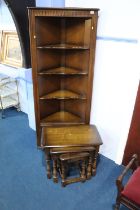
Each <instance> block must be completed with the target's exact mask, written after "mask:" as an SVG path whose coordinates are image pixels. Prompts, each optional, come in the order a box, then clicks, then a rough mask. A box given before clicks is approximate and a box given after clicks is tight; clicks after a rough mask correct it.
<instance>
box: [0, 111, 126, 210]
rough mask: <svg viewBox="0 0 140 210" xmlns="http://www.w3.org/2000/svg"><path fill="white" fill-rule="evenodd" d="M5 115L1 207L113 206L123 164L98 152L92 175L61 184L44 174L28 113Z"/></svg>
mask: <svg viewBox="0 0 140 210" xmlns="http://www.w3.org/2000/svg"><path fill="white" fill-rule="evenodd" d="M5 115H6V118H5V119H0V210H92V209H93V210H112V209H113V204H114V203H115V198H116V186H115V180H116V177H117V176H118V175H119V174H120V172H121V171H122V166H118V165H116V164H115V163H114V162H113V161H111V160H109V159H107V158H106V157H104V156H102V155H100V161H99V163H98V167H97V175H96V176H95V177H93V178H92V179H91V180H89V181H87V182H85V183H75V184H71V185H68V186H66V187H65V188H62V187H61V184H60V182H59V183H58V184H54V183H53V182H52V180H48V179H47V177H46V169H45V166H44V156H43V153H42V151H41V150H38V149H37V148H36V136H35V132H34V131H33V130H32V129H30V128H29V126H28V118H27V115H26V114H24V113H22V112H17V111H16V110H15V109H7V110H6V113H5ZM120 209H121V210H125V209H126V208H125V207H121V208H120Z"/></svg>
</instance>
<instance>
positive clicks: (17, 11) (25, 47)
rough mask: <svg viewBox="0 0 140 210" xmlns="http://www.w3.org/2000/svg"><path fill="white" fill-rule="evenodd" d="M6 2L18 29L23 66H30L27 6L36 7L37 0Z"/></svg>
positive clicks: (6, 0) (7, 0)
mask: <svg viewBox="0 0 140 210" xmlns="http://www.w3.org/2000/svg"><path fill="white" fill-rule="evenodd" d="M4 2H5V3H6V5H7V7H8V8H9V11H10V13H11V15H12V18H13V20H14V23H15V26H16V29H17V33H18V36H19V40H20V45H21V51H22V56H23V67H24V68H30V67H31V57H30V41H29V27H28V11H27V7H35V0H24V1H19V0H12V1H10V0H4Z"/></svg>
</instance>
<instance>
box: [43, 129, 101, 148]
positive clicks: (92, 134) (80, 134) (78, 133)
mask: <svg viewBox="0 0 140 210" xmlns="http://www.w3.org/2000/svg"><path fill="white" fill-rule="evenodd" d="M42 142H43V147H69V146H98V145H101V144H102V140H101V137H100V135H99V132H98V130H97V128H96V126H95V125H75V126H63V127H62V126H61V127H60V126H57V127H43V128H42Z"/></svg>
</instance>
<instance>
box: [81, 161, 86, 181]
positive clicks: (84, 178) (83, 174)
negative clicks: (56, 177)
mask: <svg viewBox="0 0 140 210" xmlns="http://www.w3.org/2000/svg"><path fill="white" fill-rule="evenodd" d="M81 179H82V182H85V180H86V161H85V160H82V171H81Z"/></svg>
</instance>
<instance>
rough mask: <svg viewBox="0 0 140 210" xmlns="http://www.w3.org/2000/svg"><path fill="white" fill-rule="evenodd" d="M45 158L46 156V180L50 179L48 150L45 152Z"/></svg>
mask: <svg viewBox="0 0 140 210" xmlns="http://www.w3.org/2000/svg"><path fill="white" fill-rule="evenodd" d="M45 156H46V171H47V177H48V179H51V176H52V175H51V163H50V162H51V157H50V154H49V150H47V149H46V150H45Z"/></svg>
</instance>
